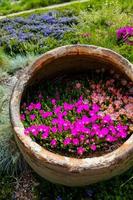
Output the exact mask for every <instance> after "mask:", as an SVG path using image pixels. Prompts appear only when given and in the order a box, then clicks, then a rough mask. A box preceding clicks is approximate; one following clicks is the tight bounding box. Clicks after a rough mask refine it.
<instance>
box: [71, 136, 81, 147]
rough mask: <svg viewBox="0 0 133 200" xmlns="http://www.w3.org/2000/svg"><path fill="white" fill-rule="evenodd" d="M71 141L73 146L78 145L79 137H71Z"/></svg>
mask: <svg viewBox="0 0 133 200" xmlns="http://www.w3.org/2000/svg"><path fill="white" fill-rule="evenodd" d="M72 143H73V145H74V146H78V145H79V139H78V138H73V139H72Z"/></svg>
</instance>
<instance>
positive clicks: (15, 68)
mask: <svg viewBox="0 0 133 200" xmlns="http://www.w3.org/2000/svg"><path fill="white" fill-rule="evenodd" d="M27 2H28V1H27ZM13 6H14V5H13ZM14 8H15V6H14ZM0 9H1V6H0ZM57 10H58V12H59V13H60V14H59V16H60V17H72V16H76V17H77V21H78V23H77V22H76V26H75V24H74V26H71V28H72V29H74V32H73V31H72V32H68V33H65V34H64V36H63V37H62V38H60V39H56V38H53V37H51V36H50V37H45V40H44V42H43V45H42V46H40V47H39V48H36V44H33V42H31V41H30V42H29V43H28V42H25V43H24V44H23V43H22V46H21V45H20V44H19V48H17V50H15V49H14V51H13V53H12V51H11V49H12V48H8V51H6V46H1V47H0V49H1V50H0V84H1V86H0V126H1V127H0V138H1V139H0V141H1V142H0V149H3V150H2V151H0V174H1V173H3V174H2V175H0V199H15V198H16V199H19V200H20V198H19V197H21V195H20V192H18V193H17V195H15V197H14V196H13V195H12V194H14V192H15V193H16V188H17V191H18V190H19V188H23V186H22V187H21V183H22V184H23V181H22V179H21V177H20V182H19V181H18V180H19V176H17V177H16V178H15V179H14V178H13V177H12V176H11V174H14V170H15V171H16V168H19V169H20V168H22V171H24V169H23V167H22V166H21V167H20V165H17V163H18V164H19V163H20V162H18V161H21V154H20V152H19V150H18V149H17V146H16V144H15V142H14V140H13V135H12V132H11V131H10V122H9V110H8V105H9V99H10V95H11V91H12V89H13V85H14V84H15V82H16V80H17V78H18V76H19V75H21V70H22V68H25V67H26V66H27V65H28V64H29V63H31V62H32V61H33V60H34V59H35V58H36V56H38V54H39V52H40V53H44V52H46V51H48V50H50V49H53V48H55V47H57V46H62V45H66V44H76V43H82V44H83V43H84V44H94V45H99V46H103V47H107V48H110V49H112V50H114V51H116V52H118V53H120V54H121V55H123V56H124V57H126V58H127V59H129V60H130V61H131V62H133V46H132V45H130V44H128V43H127V42H125V40H123V38H121V39H120V40H119V39H118V38H117V31H118V30H119V29H121V28H124V27H132V26H133V23H132V11H133V1H130V0H126V1H124V0H119V1H113V0H89V1H88V2H87V3H86V4H84V5H83V4H80V3H79V4H77V5H74V4H73V5H71V6H67V7H62V8H57ZM8 11H9V10H8V9H7V11H6V12H8ZM15 12H16V11H15ZM47 12H49V10H47ZM0 13H1V12H0ZM3 13H4V12H3ZM32 14H37V15H40V14H44V10H43V9H42V10H38V11H35V12H32ZM30 15H31V14H30V13H29V14H26V13H23V14H22V15H21V16H20V17H22V18H24V19H26V18H28V17H30ZM11 19H13V18H11ZM11 19H10V20H11ZM14 19H15V17H14ZM14 19H13V20H14ZM0 24H1V21H0ZM10 25H12V20H11V23H10ZM0 33H1V29H0ZM4 34H5V32H4ZM4 34H3V35H2V37H3V36H4ZM124 35H125V30H124ZM129 39H130V40H132V37H130V38H129ZM16 44H17V43H16ZM12 45H15V44H11V46H12ZM19 49H21V51H20V50H19ZM20 52H25V53H24V54H26V55H23V54H22V53H20ZM11 55H12V56H11ZM19 61H20V62H19ZM20 69H21V70H20ZM8 127H9V128H8ZM11 136H12V137H11ZM10 138H12V141H13V143H12V141H11V140H10ZM8 141H10V142H8ZM7 148H8V149H7ZM5 149H6V150H7V151H6V154H5ZM13 149H14V150H13ZM12 151H13V154H11V152H12ZM5 166H6V167H5ZM7 172H8V173H7ZM7 174H8V175H7ZM132 180H133V178H132V170H129V171H128V172H126V173H124V174H123V175H121V176H117V177H115V178H113V179H112V180H110V181H106V182H102V183H99V184H96V185H92V186H89V187H87V191H86V188H81V189H79V188H75V189H74V188H73V189H72V188H65V187H59V186H56V185H54V184H51V183H49V182H46V181H44V180H42V179H41V180H40V179H37V183H36V185H38V186H37V187H35V188H36V194H38V198H37V199H41V200H42V199H50V200H51V199H59V198H60V199H61V198H62V199H63V200H65V199H66V200H70V199H73V200H74V199H80V200H81V199H83V200H86V199H97V200H99V199H103V200H104V199H105V200H108V199H109V200H110V199H112V200H118V199H121V200H127V199H129V200H130V199H132V189H133V188H132V186H133V183H132ZM27 182H28V181H27ZM14 185H15V187H14ZM18 185H19V187H18ZM32 187H33V188H34V186H33V185H32ZM32 187H31V189H30V191H32V193H33V188H32ZM27 191H29V190H27ZM51 191H52V193H51ZM101 191H102V192H101ZM27 195H29V194H28V192H27ZM22 196H24V197H25V199H26V198H28V197H26V193H23V195H22ZM28 199H30V198H28ZM32 199H33V198H32Z"/></svg>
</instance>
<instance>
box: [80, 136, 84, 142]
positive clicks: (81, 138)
mask: <svg viewBox="0 0 133 200" xmlns="http://www.w3.org/2000/svg"><path fill="white" fill-rule="evenodd" d="M79 139H80V141H81V142H83V141H84V140H85V136H84V135H83V134H81V135H80V136H79Z"/></svg>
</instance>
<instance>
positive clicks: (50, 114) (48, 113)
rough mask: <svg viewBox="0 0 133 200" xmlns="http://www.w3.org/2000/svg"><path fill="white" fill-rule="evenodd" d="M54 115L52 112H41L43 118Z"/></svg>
mask: <svg viewBox="0 0 133 200" xmlns="http://www.w3.org/2000/svg"><path fill="white" fill-rule="evenodd" d="M52 115H53V113H52V112H45V113H42V114H41V116H42V118H44V119H45V118H47V117H51V116H52Z"/></svg>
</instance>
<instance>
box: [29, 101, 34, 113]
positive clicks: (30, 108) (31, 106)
mask: <svg viewBox="0 0 133 200" xmlns="http://www.w3.org/2000/svg"><path fill="white" fill-rule="evenodd" d="M33 109H34V104H33V103H31V104H30V105H29V106H28V110H29V111H32V110H33Z"/></svg>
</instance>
